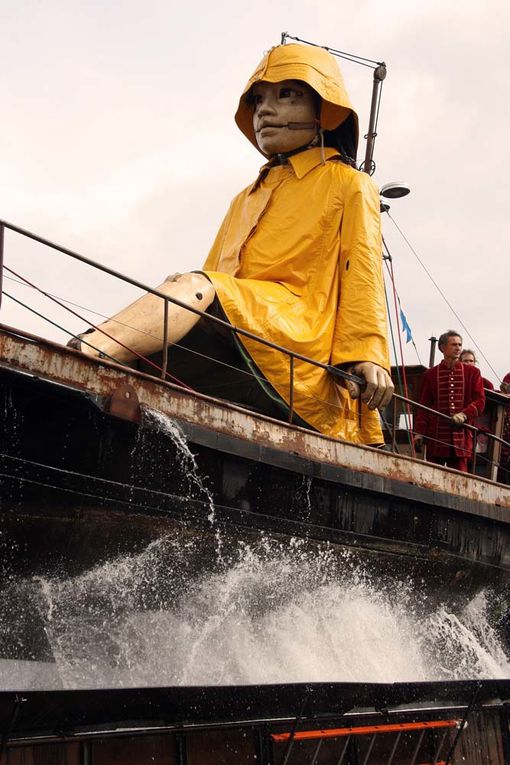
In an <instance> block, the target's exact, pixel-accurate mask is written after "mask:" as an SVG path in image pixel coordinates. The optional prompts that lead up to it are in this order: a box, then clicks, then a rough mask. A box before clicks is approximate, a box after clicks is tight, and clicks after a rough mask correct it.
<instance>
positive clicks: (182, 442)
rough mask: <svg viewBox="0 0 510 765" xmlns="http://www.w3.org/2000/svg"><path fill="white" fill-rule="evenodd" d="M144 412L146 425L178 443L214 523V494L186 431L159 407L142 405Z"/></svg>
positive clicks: (210, 518) (209, 519)
mask: <svg viewBox="0 0 510 765" xmlns="http://www.w3.org/2000/svg"><path fill="white" fill-rule="evenodd" d="M142 412H143V418H144V423H145V424H146V425H148V426H149V427H155V428H156V429H157V430H159V431H160V432H161V433H164V434H165V435H167V436H170V438H171V439H172V441H173V442H174V444H175V445H176V447H177V459H178V460H179V461H180V463H181V465H182V467H183V468H184V470H185V471H186V473H187V475H188V478H189V479H190V481H191V484H195V486H196V487H197V488H198V489H199V490H200V491H201V492H202V493H203V494H204V495H205V497H206V500H207V503H208V505H209V514H208V516H207V520H208V521H209V522H210V523H214V520H215V508H214V500H213V496H212V494H211V492H210V491H209V489H208V488H207V486H206V484H205V483H204V479H203V477H202V476H201V475H200V471H199V469H198V465H197V461H196V459H195V455H194V454H193V452H192V451H191V449H190V448H189V446H188V442H187V441H186V437H185V435H184V433H183V432H182V431H181V429H180V428H179V426H178V425H177V423H176V422H175V421H174V420H172V419H171V418H170V417H168V416H167V415H166V414H164V413H163V412H159V411H158V410H157V409H150V408H149V407H146V406H144V407H142ZM139 432H140V433H142V432H143V431H142V430H140V431H139Z"/></svg>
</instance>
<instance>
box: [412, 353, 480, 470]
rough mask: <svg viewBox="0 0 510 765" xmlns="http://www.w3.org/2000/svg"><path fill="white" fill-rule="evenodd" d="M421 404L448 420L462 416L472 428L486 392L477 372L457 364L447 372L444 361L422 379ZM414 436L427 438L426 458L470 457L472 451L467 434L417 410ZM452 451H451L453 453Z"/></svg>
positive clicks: (469, 433)
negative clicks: (454, 415)
mask: <svg viewBox="0 0 510 765" xmlns="http://www.w3.org/2000/svg"><path fill="white" fill-rule="evenodd" d="M420 404H424V405H425V406H428V407H430V408H431V409H436V410H437V411H438V412H441V413H442V414H447V415H448V416H450V417H451V415H452V414H457V412H464V414H465V415H466V416H467V422H468V424H470V425H472V424H473V422H474V420H475V419H476V417H478V416H479V415H480V414H481V413H482V412H483V409H484V406H485V392H484V389H483V381H482V377H481V375H480V370H479V369H477V368H476V367H475V366H471V365H470V364H463V363H462V362H461V361H457V362H456V364H455V365H454V366H453V367H452V368H451V369H450V368H449V367H448V366H447V365H446V362H445V361H442V362H441V363H440V364H438V365H437V366H436V367H432V369H427V371H426V372H425V374H424V375H423V381H422V388H421V395H420ZM414 429H415V431H416V433H420V434H421V435H423V436H426V437H427V439H428V441H427V453H428V455H429V457H449V456H450V454H452V453H453V454H454V455H456V456H457V457H469V456H470V455H471V453H472V451H473V436H472V433H471V431H470V430H467V429H465V428H462V427H453V426H452V424H451V423H450V422H449V421H448V420H446V419H444V418H443V417H438V416H437V415H435V414H430V413H429V412H425V411H423V410H422V409H418V410H417V412H416V416H415V420H414ZM452 450H453V451H452Z"/></svg>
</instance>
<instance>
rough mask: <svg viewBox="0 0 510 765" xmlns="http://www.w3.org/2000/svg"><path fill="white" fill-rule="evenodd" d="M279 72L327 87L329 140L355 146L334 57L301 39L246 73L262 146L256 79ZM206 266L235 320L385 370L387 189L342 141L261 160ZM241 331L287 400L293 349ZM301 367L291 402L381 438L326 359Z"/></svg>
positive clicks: (323, 98)
mask: <svg viewBox="0 0 510 765" xmlns="http://www.w3.org/2000/svg"><path fill="white" fill-rule="evenodd" d="M283 80H299V81H301V82H305V83H306V84H307V85H309V86H310V87H311V88H313V90H314V91H315V92H316V93H317V94H318V96H320V111H319V114H318V119H319V123H320V128H322V129H324V130H325V131H328V132H327V133H326V134H325V136H326V140H325V142H326V143H335V139H336V143H337V145H339V146H340V147H341V146H342V145H344V146H348V147H355V146H356V144H357V132H358V131H357V116H356V115H355V113H354V112H353V110H352V107H351V104H350V101H349V98H348V96H347V93H346V91H345V87H344V84H343V80H342V76H341V74H340V70H339V68H338V66H337V64H336V61H335V59H334V58H333V57H332V56H331V55H330V54H329V53H327V52H326V51H325V50H324V49H322V48H315V47H308V46H302V45H283V46H278V47H276V48H273V49H272V50H271V51H269V53H268V54H267V55H266V56H265V57H264V58H263V59H262V62H261V63H260V64H259V66H258V67H257V69H256V70H255V72H254V74H253V75H252V77H251V78H250V80H249V81H248V84H247V85H246V87H245V89H244V91H243V94H242V96H241V100H240V102H239V108H238V110H237V113H236V122H237V124H238V126H239V127H240V129H241V130H242V132H243V133H244V134H245V135H246V137H247V138H248V140H250V141H251V142H252V143H253V144H254V145H255V146H257V148H259V146H258V143H257V139H256V136H255V131H254V127H253V107H252V106H251V105H250V99H249V94H250V93H251V91H252V89H253V86H254V85H255V84H256V83H257V82H259V81H264V82H271V83H276V82H281V81H283ZM342 126H343V127H344V130H343V134H342ZM204 273H205V274H206V275H207V277H208V278H209V279H210V280H211V281H212V283H213V285H214V287H215V290H216V295H217V297H218V299H219V302H220V304H221V307H222V309H223V311H224V313H225V315H226V316H227V318H228V320H229V321H230V322H231V323H232V324H233V325H235V326H238V327H241V328H243V329H246V330H249V331H250V332H253V333H254V334H256V335H259V336H261V337H264V338H266V339H268V340H271V341H273V342H274V343H277V344H278V345H282V346H284V347H286V348H288V349H289V350H292V351H294V352H296V353H299V354H302V355H304V356H308V357H310V358H313V359H315V360H317V361H321V362H322V363H324V364H333V365H341V366H343V367H345V368H348V367H349V366H350V365H352V364H353V363H355V362H359V361H371V362H373V363H375V364H377V365H379V366H381V367H383V368H384V369H386V370H389V354H388V344H387V322H386V307H385V298H384V286H383V278H382V257H381V240H380V217H379V195H378V191H377V188H376V187H375V184H374V183H373V181H372V180H371V179H370V178H369V176H368V175H366V174H364V173H361V172H359V171H357V170H355V169H354V168H353V167H351V166H350V165H349V164H347V162H346V161H345V160H344V161H343V160H342V156H341V154H340V150H339V149H338V148H334V147H332V146H326V147H325V148H323V149H321V147H320V146H316V147H312V148H308V149H306V150H305V151H299V152H297V153H294V154H291V155H290V156H288V157H287V158H285V161H283V162H274V161H270V162H269V163H268V165H265V166H264V167H263V168H262V169H261V171H260V174H259V177H258V178H257V180H256V181H255V183H253V184H251V185H250V186H248V188H246V189H245V190H244V191H242V192H241V193H240V194H239V195H238V196H237V197H236V198H235V199H234V200H233V202H232V204H231V206H230V210H229V211H228V213H227V216H226V218H225V220H224V221H223V224H222V226H221V228H220V230H219V233H218V235H217V237H216V241H215V243H214V245H213V247H212V250H211V252H210V254H209V257H208V258H207V261H206V263H205V265H204ZM238 342H239V343H240V344H241V345H242V347H243V349H244V350H245V352H246V354H247V355H248V357H249V358H250V359H251V360H252V361H253V362H254V363H255V365H256V367H257V368H258V370H260V371H261V372H262V374H263V376H264V377H265V379H266V380H267V381H268V383H269V384H270V386H271V388H272V389H273V390H274V391H275V392H276V393H277V394H278V396H279V397H280V398H281V399H283V400H284V401H285V402H287V403H288V401H289V395H290V382H289V381H290V378H289V359H288V357H286V356H284V355H283V354H281V353H279V352H277V351H275V350H273V349H272V348H270V347H268V346H264V345H261V344H260V343H257V342H255V341H252V340H250V339H248V338H246V337H243V336H242V335H239V336H238ZM294 373H295V376H294V391H293V396H294V399H293V400H294V409H295V411H296V413H297V414H298V415H299V417H300V418H301V419H302V420H303V421H304V422H305V423H307V424H308V425H311V426H312V427H313V428H315V429H316V430H318V431H320V432H321V433H325V434H327V435H330V436H334V437H337V438H345V439H347V440H349V441H355V442H360V443H369V444H370V443H372V444H375V443H381V442H382V440H383V439H382V435H381V430H380V425H379V417H378V415H377V412H375V411H370V410H368V409H367V407H366V406H365V405H362V409H363V411H362V412H361V414H360V412H359V404H358V402H357V401H353V399H351V397H350V396H349V394H348V392H347V390H346V389H345V388H344V387H343V386H341V385H339V384H338V383H337V382H336V381H335V379H334V378H333V376H332V375H331V374H329V373H328V372H327V371H326V370H324V369H321V368H319V367H316V366H312V365H311V364H308V363H306V362H303V361H301V360H299V359H295V361H294Z"/></svg>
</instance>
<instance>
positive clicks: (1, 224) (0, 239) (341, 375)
mask: <svg viewBox="0 0 510 765" xmlns="http://www.w3.org/2000/svg"><path fill="white" fill-rule="evenodd" d="M6 229H7V230H9V231H12V232H14V233H16V234H19V235H20V236H23V237H25V238H27V239H30V240H32V241H34V242H37V243H38V244H42V245H43V246H45V247H49V248H51V249H53V250H56V251H57V252H60V253H62V254H64V255H66V256H68V257H70V258H73V259H74V260H77V261H79V262H81V263H84V264H85V265H88V266H90V267H91V268H94V269H96V270H98V271H101V272H103V273H105V274H108V275H109V276H113V277H115V278H116V279H119V280H121V281H123V282H125V283H127V284H130V285H132V286H134V287H137V288H138V289H141V290H143V291H144V292H146V293H150V294H152V295H155V296H156V297H159V298H161V299H162V300H163V304H164V314H163V342H162V363H161V366H158V370H159V372H160V377H161V378H162V379H163V380H165V379H167V377H171V375H169V373H168V347H169V343H168V341H167V337H168V326H169V310H168V308H169V304H170V303H171V304H173V305H176V306H178V307H180V308H183V309H185V310H187V311H191V312H192V313H194V314H196V315H197V316H199V317H201V318H202V319H205V320H206V321H208V322H212V323H213V324H215V325H217V326H219V327H222V328H223V329H226V330H228V332H231V333H232V334H235V335H238V336H239V335H240V336H242V337H245V338H248V339H250V340H253V341H255V342H257V343H260V344H262V345H265V346H266V347H268V348H272V349H273V350H276V351H278V352H280V353H282V354H284V355H286V356H287V357H288V359H289V402H288V409H289V414H288V421H289V422H290V423H291V422H292V421H293V418H294V413H295V407H294V399H295V361H296V360H299V361H302V362H304V363H307V364H311V365H313V366H316V367H319V368H321V369H324V370H325V371H327V372H328V373H330V374H331V375H333V376H334V377H336V378H338V379H339V380H341V381H343V382H345V381H352V382H354V383H357V384H358V385H359V386H360V387H361V388H363V386H364V385H365V380H364V379H363V378H361V377H359V376H357V375H354V374H351V373H349V372H346V371H345V370H343V369H339V368H338V367H335V366H332V365H331V364H325V363H323V362H320V361H317V360H315V359H312V358H309V357H307V356H305V355H303V354H300V353H297V352H295V351H291V350H290V349H288V348H285V347H284V346H281V345H279V344H278V343H274V342H272V341H270V340H267V339H265V338H263V337H260V336H259V335H256V334H255V333H253V332H250V331H248V330H246V329H242V328H241V327H237V326H234V325H232V324H230V323H229V322H228V321H225V320H224V319H221V318H219V317H218V316H214V315H212V314H210V313H208V312H207V311H203V310H201V309H199V308H195V307H194V306H191V305H188V304H187V303H184V302H183V301H182V300H179V299H178V298H175V297H171V296H169V295H166V294H165V293H163V292H161V291H160V290H157V289H154V288H153V287H151V286H149V285H147V284H144V283H143V282H141V281H139V280H138V279H133V278H132V277H130V276H127V275H125V274H123V273H121V272H120V271H117V270H115V269H113V268H110V267H108V266H105V265H103V264H102V263H99V262H97V261H95V260H93V259H91V258H88V257H86V256H84V255H81V254H79V253H77V252H75V251H73V250H71V249H69V248H67V247H63V246H62V245H59V244H56V243H55V242H52V241H50V240H49V239H46V238H44V237H42V236H39V235H37V234H34V233H33V232H31V231H28V230H26V229H23V228H21V227H19V226H16V225H14V224H12V223H8V222H7V221H4V220H0V305H1V295H2V294H3V289H2V287H3V271H4V269H5V270H7V266H5V264H4V249H5V246H4V242H5V230H6ZM28 284H30V283H29V282H28ZM31 286H33V285H31ZM44 294H46V295H47V293H44ZM64 307H66V306H64ZM68 310H69V309H68ZM72 313H74V314H75V315H78V314H76V312H74V311H72ZM43 318H44V317H43ZM99 331H101V330H99ZM69 334H70V335H71V336H73V337H76V335H73V333H72V332H69ZM135 355H139V354H135ZM114 360H115V359H114ZM153 366H156V365H154V364H153ZM393 399H394V401H398V402H400V404H402V405H404V407H405V409H404V411H406V412H407V414H406V416H407V417H409V418H410V416H411V415H410V414H409V412H410V411H411V410H412V411H414V410H415V409H417V408H418V409H420V410H422V411H424V412H426V413H428V414H431V415H434V416H436V417H439V418H442V419H444V420H448V421H449V422H450V423H451V418H450V416H449V415H446V414H443V413H442V412H438V411H436V410H434V409H431V408H430V407H427V406H425V405H424V404H420V403H419V402H417V401H413V400H412V399H409V398H407V397H405V396H402V395H400V394H397V393H395V394H394V395H393ZM324 403H325V404H326V403H327V402H324ZM396 414H397V407H396V406H393V423H392V427H391V428H390V426H389V423H388V422H387V421H386V420H385V419H384V416H382V420H383V424H384V425H385V427H386V428H387V429H388V430H389V432H390V438H391V449H392V451H393V452H396V453H398V448H397V443H396V432H397V427H396ZM460 427H461V428H463V429H464V430H468V431H470V432H472V434H473V450H472V455H471V460H472V462H471V472H474V471H475V469H476V460H477V453H476V442H477V434H478V433H483V434H484V435H485V436H487V437H488V438H489V439H491V440H492V441H493V442H494V443H495V444H497V445H499V448H498V449H497V450H496V451H497V452H499V450H500V449H501V447H502V446H503V447H506V448H508V450H510V443H509V442H507V441H505V440H504V439H503V438H501V437H500V436H497V435H495V434H494V433H489V432H486V431H482V430H480V429H479V428H477V427H476V426H474V425H470V424H468V423H464V424H463V425H462V426H460ZM408 430H409V432H410V434H411V436H412V434H413V431H412V428H408ZM427 439H428V440H431V439H430V438H429V437H427ZM444 443H447V442H444ZM448 443H450V442H448ZM502 469H503V470H504V469H505V468H504V466H502Z"/></svg>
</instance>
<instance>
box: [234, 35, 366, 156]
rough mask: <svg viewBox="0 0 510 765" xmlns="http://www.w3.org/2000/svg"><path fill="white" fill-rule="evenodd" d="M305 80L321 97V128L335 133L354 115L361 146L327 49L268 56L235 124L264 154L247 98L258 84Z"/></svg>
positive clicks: (289, 48) (279, 49) (293, 48)
mask: <svg viewBox="0 0 510 765" xmlns="http://www.w3.org/2000/svg"><path fill="white" fill-rule="evenodd" d="M262 80H263V81H265V82H281V81H282V80H301V81H302V82H305V83H306V84H307V85H309V86H310V87H311V88H313V89H314V90H315V92H316V93H318V94H319V96H320V97H321V99H322V101H321V110H320V126H321V128H323V129H324V130H335V128H337V127H338V126H339V125H341V124H342V123H343V122H345V120H346V119H347V118H348V117H349V116H350V115H351V114H352V117H353V119H352V128H353V135H352V140H353V144H354V146H355V147H356V146H357V144H358V116H357V114H356V112H355V111H354V109H353V108H352V105H351V101H350V99H349V96H348V95H347V91H346V89H345V85H344V81H343V77H342V74H341V72H340V69H339V67H338V64H337V62H336V60H335V58H334V57H333V56H332V55H331V54H330V53H328V52H327V51H326V50H324V48H316V47H313V46H310V45H295V44H292V45H278V46H276V47H274V48H271V50H270V51H269V52H268V53H267V54H266V55H265V56H264V58H263V59H262V61H261V62H260V64H259V65H258V66H257V68H256V69H255V72H254V73H253V74H252V76H251V77H250V79H249V80H248V83H247V85H246V87H245V88H244V90H243V93H242V95H241V98H240V100H239V106H238V108H237V112H236V115H235V120H236V123H237V125H238V127H239V128H240V130H241V131H242V132H243V133H244V135H245V136H246V137H247V138H248V140H249V141H251V143H252V144H253V145H254V146H255V147H256V148H257V149H258V150H259V151H260V149H259V146H258V144H257V139H256V137H255V131H254V129H253V108H252V107H251V106H250V104H249V102H248V99H247V95H248V93H249V92H250V90H251V88H252V86H253V85H254V84H255V83H256V82H260V81H262Z"/></svg>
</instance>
